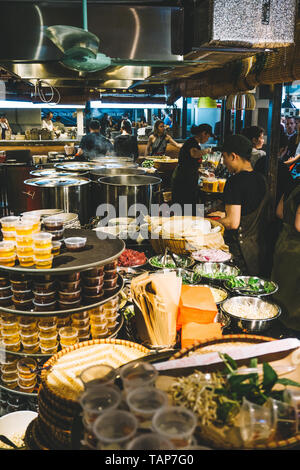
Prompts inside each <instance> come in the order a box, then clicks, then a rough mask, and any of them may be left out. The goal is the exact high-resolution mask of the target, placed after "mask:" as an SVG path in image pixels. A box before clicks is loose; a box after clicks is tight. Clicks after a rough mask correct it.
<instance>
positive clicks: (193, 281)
mask: <svg viewBox="0 0 300 470" xmlns="http://www.w3.org/2000/svg"><path fill="white" fill-rule="evenodd" d="M156 272H157V273H158V274H167V273H172V272H175V273H176V274H177V276H178V277H181V278H182V279H183V284H190V285H194V286H195V285H198V284H199V283H200V282H201V276H200V275H197V278H196V276H195V274H197V273H194V271H191V270H190V269H183V268H174V269H168V268H164V269H158V270H157V271H156Z"/></svg>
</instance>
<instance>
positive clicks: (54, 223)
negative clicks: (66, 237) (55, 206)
mask: <svg viewBox="0 0 300 470" xmlns="http://www.w3.org/2000/svg"><path fill="white" fill-rule="evenodd" d="M43 224H44V227H45V229H46V230H47V231H49V232H52V231H57V230H63V228H64V219H63V218H62V217H46V218H45V219H44V220H43Z"/></svg>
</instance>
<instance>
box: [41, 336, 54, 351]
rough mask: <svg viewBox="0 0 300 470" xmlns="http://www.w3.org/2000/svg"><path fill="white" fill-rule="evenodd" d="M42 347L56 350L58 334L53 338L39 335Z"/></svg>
mask: <svg viewBox="0 0 300 470" xmlns="http://www.w3.org/2000/svg"><path fill="white" fill-rule="evenodd" d="M39 342H40V346H41V347H43V348H54V347H55V345H56V343H57V333H54V334H53V335H52V336H46V337H44V336H42V335H41V334H39Z"/></svg>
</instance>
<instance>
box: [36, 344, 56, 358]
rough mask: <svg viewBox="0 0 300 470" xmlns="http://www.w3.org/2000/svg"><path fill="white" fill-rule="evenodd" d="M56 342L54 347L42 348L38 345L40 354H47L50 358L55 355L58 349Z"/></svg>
mask: <svg viewBox="0 0 300 470" xmlns="http://www.w3.org/2000/svg"><path fill="white" fill-rule="evenodd" d="M58 344H59V343H58V341H57V342H56V344H55V345H54V346H51V347H49V346H42V345H40V348H41V352H42V353H43V354H47V355H49V356H51V355H52V354H54V353H56V352H57V349H58Z"/></svg>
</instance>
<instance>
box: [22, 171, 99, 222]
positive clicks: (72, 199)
mask: <svg viewBox="0 0 300 470" xmlns="http://www.w3.org/2000/svg"><path fill="white" fill-rule="evenodd" d="M24 184H25V186H28V187H29V191H28V192H29V194H31V197H32V199H34V198H35V197H37V198H39V201H40V209H63V211H64V212H73V213H75V214H78V217H79V220H80V223H81V224H82V225H83V224H86V223H87V222H88V221H89V219H90V218H91V217H92V216H93V215H94V214H92V213H91V205H90V199H91V192H90V180H89V179H88V178H83V177H77V176H74V175H70V176H64V177H62V176H61V177H48V178H32V179H29V180H26V181H24ZM30 190H31V191H30Z"/></svg>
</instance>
